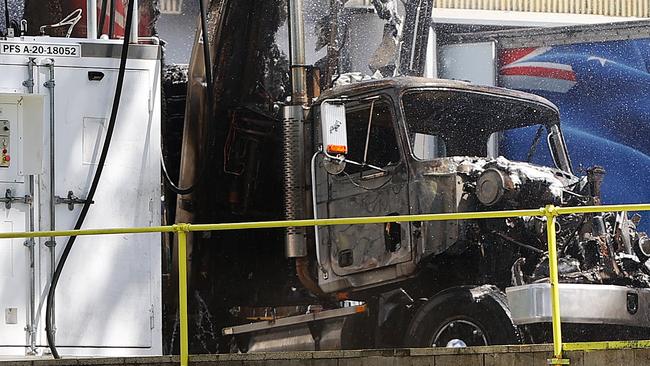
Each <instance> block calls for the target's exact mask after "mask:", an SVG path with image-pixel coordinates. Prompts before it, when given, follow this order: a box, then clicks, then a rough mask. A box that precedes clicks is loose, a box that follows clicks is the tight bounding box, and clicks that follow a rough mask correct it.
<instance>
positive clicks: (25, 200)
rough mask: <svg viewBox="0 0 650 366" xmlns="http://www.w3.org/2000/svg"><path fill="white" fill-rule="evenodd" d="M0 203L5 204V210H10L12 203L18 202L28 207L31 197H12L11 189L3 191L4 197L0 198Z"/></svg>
mask: <svg viewBox="0 0 650 366" xmlns="http://www.w3.org/2000/svg"><path fill="white" fill-rule="evenodd" d="M0 202H4V203H5V208H6V209H7V210H8V209H10V208H11V205H12V203H14V202H19V203H24V204H27V205H30V204H31V203H32V196H30V195H28V194H26V195H24V196H14V195H13V194H12V193H11V189H7V190H6V191H5V196H4V197H1V198H0Z"/></svg>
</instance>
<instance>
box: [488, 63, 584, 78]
mask: <svg viewBox="0 0 650 366" xmlns="http://www.w3.org/2000/svg"><path fill="white" fill-rule="evenodd" d="M500 74H501V75H521V76H539V77H544V78H553V79H562V80H570V81H576V75H575V74H574V73H573V71H569V70H562V69H552V68H548V67H537V66H512V67H508V68H506V69H501V71H500Z"/></svg>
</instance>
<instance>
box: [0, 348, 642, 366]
mask: <svg viewBox="0 0 650 366" xmlns="http://www.w3.org/2000/svg"><path fill="white" fill-rule="evenodd" d="M552 349H553V348H552V346H551V345H522V346H493V347H468V348H400V349H379V350H358V351H317V352H273V353H250V354H221V355H193V356H190V365H196V366H272V365H273V366H275V365H283V366H284V365H287V366H451V365H463V366H515V365H523V366H545V365H547V361H546V360H547V359H548V358H550V357H551V355H552ZM565 357H566V358H569V359H570V360H571V365H575V366H605V365H607V366H610V365H629V366H637V365H638V366H641V365H649V364H650V349H649V348H630V349H607V350H597V351H570V352H566V353H565ZM0 364H1V365H0V366H72V365H109V366H110V365H116V366H117V365H119V366H126V365H128V366H172V365H178V364H179V357H178V356H158V357H121V358H65V359H62V360H53V359H25V360H11V361H3V362H0Z"/></svg>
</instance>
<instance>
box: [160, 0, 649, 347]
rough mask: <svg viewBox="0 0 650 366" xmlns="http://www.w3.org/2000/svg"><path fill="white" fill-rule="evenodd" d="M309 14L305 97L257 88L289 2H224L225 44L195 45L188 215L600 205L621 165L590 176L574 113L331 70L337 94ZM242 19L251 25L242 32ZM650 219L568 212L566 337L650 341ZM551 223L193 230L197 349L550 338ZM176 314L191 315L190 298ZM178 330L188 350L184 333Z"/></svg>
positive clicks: (563, 290)
mask: <svg viewBox="0 0 650 366" xmlns="http://www.w3.org/2000/svg"><path fill="white" fill-rule="evenodd" d="M300 3H301V2H300V1H294V2H290V8H291V9H292V12H291V13H290V18H291V17H294V18H296V19H293V18H292V19H290V25H289V28H290V30H291V34H293V35H294V36H295V37H294V38H292V39H291V50H292V52H291V56H290V61H291V62H290V65H284V66H286V67H285V68H286V69H288V70H290V73H291V99H289V100H288V101H285V100H284V99H282V100H279V99H278V98H274V97H272V94H273V91H272V90H270V89H269V88H268V87H262V86H260V83H259V82H258V81H256V79H255V76H260V74H262V72H261V71H260V70H268V69H269V68H270V67H269V66H268V65H266V66H265V65H264V64H261V60H263V59H264V57H263V54H264V52H263V48H262V47H261V46H260V45H264V44H266V43H265V42H268V41H269V40H268V39H267V35H268V34H271V33H272V32H271V31H267V32H262V33H263V34H262V33H260V34H262V35H260V34H258V33H256V32H255V30H259V29H261V28H255V27H253V25H255V24H257V23H256V22H255V21H253V20H250V21H247V22H242V21H241V20H242V19H258V20H259V19H263V20H264V19H274V18H273V16H270V15H269V14H275V15H277V18H280V16H279V15H278V14H276V13H273V11H275V10H274V9H277V4H273V3H272V2H269V3H268V4H267V3H266V2H265V3H264V4H265V5H263V6H262V5H260V4H257V3H255V2H228V1H225V2H223V3H219V4H217V5H214V4H213V6H214V7H213V8H212V10H213V11H212V13H211V14H212V18H211V19H212V20H211V27H212V28H209V29H208V32H205V31H204V32H203V35H204V36H205V34H206V33H210V34H212V42H210V46H211V47H212V49H213V50H216V51H215V54H209V52H208V51H206V48H207V44H208V42H205V41H204V42H199V36H197V38H196V41H195V46H194V50H193V56H192V62H191V64H190V67H189V70H188V84H187V101H186V104H185V111H184V113H185V118H184V129H183V139H182V153H181V159H180V160H181V164H180V168H179V170H180V173H179V176H180V185H181V186H188V185H189V186H190V187H193V189H191V190H190V189H186V190H184V191H182V190H178V192H177V193H179V195H178V199H177V200H176V205H175V216H174V217H175V218H174V219H175V221H176V222H193V223H203V222H208V223H214V222H233V221H259V220H270V219H278V218H283V219H289V220H293V219H307V218H316V219H324V218H342V217H366V216H398V215H409V214H432V213H453V212H481V211H495V210H512V209H533V208H534V209H536V208H540V207H544V206H545V205H549V204H553V205H556V206H580V205H598V204H600V200H601V198H600V193H601V187H602V185H603V178H604V176H605V171H604V169H602V168H601V167H598V166H594V167H591V168H589V169H587V170H586V172H585V174H580V175H581V176H578V173H577V172H576V170H575V167H573V166H572V164H571V158H570V155H569V152H570V151H571V149H570V147H571V146H570V142H571V141H569V144H568V146H567V143H566V142H565V139H564V136H563V132H562V128H561V125H560V115H559V111H558V108H557V107H556V106H555V105H554V104H552V103H551V102H549V101H548V100H547V99H544V98H542V97H539V96H536V95H533V94H528V93H526V92H521V91H515V90H509V89H504V88H499V87H492V86H477V85H472V84H469V83H466V82H462V81H452V80H442V79H431V78H421V77H408V76H404V77H396V78H383V79H378V80H369V81H362V82H357V83H349V84H347V85H341V86H335V87H330V85H329V81H330V80H331V78H330V76H331V75H329V74H327V73H326V74H325V77H324V79H325V80H327V82H326V83H325V84H326V87H324V88H322V89H324V91H323V92H322V93H321V92H320V91H321V88H320V84H321V83H319V82H318V79H319V78H318V72H317V71H318V70H315V69H314V68H312V67H310V66H307V65H305V59H304V42H300V36H299V35H300V33H301V24H302V20H301V19H297V18H299V17H300V14H301V13H302V10H301V9H300V8H299V7H296V6H298V5H300ZM425 10H426V9H425ZM275 15H274V16H275ZM255 16H257V18H255ZM421 19H424V18H421ZM240 26H247V27H249V28H251V29H252V30H250V31H247V32H244V31H236V32H234V31H232V29H237V27H240ZM256 27H257V25H256ZM260 27H261V25H260ZM425 28H426V27H425ZM247 29H248V28H247ZM426 29H428V28H426ZM427 33H428V32H424V34H427ZM421 41H422V40H421ZM301 43H302V44H301ZM421 43H423V44H426V43H427V42H426V41H423V42H421ZM243 44H245V45H246V47H241V45H243ZM405 44H407V45H408V42H406V43H405ZM409 47H410V46H409ZM202 48H203V51H204V52H201V49H202ZM416 48H417V47H416ZM409 49H413V48H409ZM251 52H253V53H251ZM203 55H206V56H203ZM251 55H255V57H252V56H251ZM334 56H336V55H335V54H334ZM407 56H408V55H407ZM273 60H274V62H276V63H275V64H274V66H275V67H282V66H283V65H281V64H280V63H279V61H278V60H280V58H274V59H273ZM403 60H405V62H407V63H409V62H408V60H407V58H406V57H404V58H403ZM211 61H213V62H214V63H215V64H214V66H212V65H211V64H210V62H211ZM410 64H415V63H414V62H411V63H410ZM204 70H211V71H214V72H215V76H214V78H210V77H209V76H207V77H206V74H207V72H204ZM206 80H207V82H206ZM210 82H212V84H211V83H210ZM267 85H273V83H271V84H267ZM210 91H212V95H210V94H209V93H206V92H210ZM208 107H209V108H208ZM522 131H523V132H525V133H520V132H522ZM513 132H517V133H516V134H515V135H514V136H519V137H518V138H519V139H522V140H525V141H523V142H524V143H525V144H526V145H527V146H528V148H527V149H526V151H525V152H524V153H523V154H521V156H519V157H517V159H514V158H512V157H511V158H510V160H509V159H506V158H504V157H503V156H505V155H507V154H505V152H504V151H503V150H504V149H505V148H507V146H506V145H504V144H502V143H501V142H502V141H504V139H506V138H510V139H512V136H513V135H512V133H513ZM508 156H509V155H508ZM206 162H208V163H206ZM540 162H547V163H540ZM166 201H168V200H167V199H166ZM639 222H640V216H638V215H630V214H628V213H625V212H605V213H602V214H574V215H563V216H560V217H558V219H557V250H558V257H559V276H560V282H561V285H560V303H561V307H562V321H563V334H564V336H565V339H572V340H605V339H608V338H609V339H626V338H629V339H633V338H638V337H644V333H647V331H648V328H650V269H649V268H648V266H647V263H646V261H647V260H648V259H649V258H650V239H649V238H648V237H647V235H645V234H644V233H641V232H639V231H638V230H637V226H638V224H639ZM545 225H546V222H545V218H543V217H514V218H509V219H479V220H448V221H423V222H400V221H399V219H396V221H395V222H390V223H386V224H361V225H333V226H320V227H318V226H317V227H309V228H305V227H290V228H288V229H287V230H263V229H257V230H248V231H239V232H234V231H233V232H225V231H221V232H211V233H200V234H199V233H194V234H192V235H190V236H189V237H188V246H189V247H188V252H189V256H188V262H189V264H188V267H189V268H190V274H189V277H190V294H192V296H191V298H190V309H191V310H192V311H191V313H190V321H191V322H193V323H191V324H190V329H191V332H192V333H191V334H190V339H191V340H194V342H195V345H194V346H193V347H194V350H195V351H196V352H201V351H203V352H205V351H210V350H212V349H210V348H209V347H210V346H211V344H210V342H214V343H216V346H215V349H216V350H218V351H220V352H228V351H232V352H264V351H287V350H332V349H355V348H387V347H404V346H409V347H411V346H414V347H415V346H424V347H430V346H436V347H462V346H479V345H495V344H519V343H541V342H547V341H549V340H550V339H551V331H550V320H551V310H550V299H549V298H550V285H549V280H548V277H549V263H548V254H547V243H546V232H545V230H546V229H545ZM169 243H172V244H173V241H171V240H170V241H169ZM168 252H169V253H174V250H173V247H171V250H168ZM167 262H169V263H174V262H175V258H174V260H172V259H169V260H168V261H167ZM175 277H176V276H174V275H171V276H170V278H175ZM174 287H175V286H169V288H174ZM166 298H167V299H170V298H171V299H174V298H175V295H171V296H166ZM166 309H168V310H167V311H166V312H167V317H166V318H167V319H172V320H173V319H174V314H175V309H174V307H173V304H171V305H170V304H167V305H166ZM170 309H171V310H170ZM172 323H173V321H172ZM217 327H218V328H220V329H222V332H221V334H220V335H219V336H218V337H216V340H215V338H212V335H211V333H212V332H211V331H210V329H212V328H217ZM167 329H168V331H167V334H168V335H169V334H171V335H172V337H170V338H171V339H172V340H173V335H174V334H175V332H174V331H173V330H174V329H175V328H174V326H173V324H172V325H169V326H168V328H167ZM197 344H198V345H197ZM190 346H191V350H192V345H190Z"/></svg>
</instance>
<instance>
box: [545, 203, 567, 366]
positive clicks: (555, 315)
mask: <svg viewBox="0 0 650 366" xmlns="http://www.w3.org/2000/svg"><path fill="white" fill-rule="evenodd" d="M557 215H558V212H557V210H556V208H555V206H553V205H548V206H546V207H545V208H544V216H546V240H547V242H548V267H549V281H550V282H551V316H552V323H553V359H551V360H550V363H551V364H552V365H562V364H566V363H567V362H566V361H567V360H563V359H562V326H561V324H562V323H561V321H560V287H559V285H560V283H559V282H560V281H559V278H558V270H557V247H556V236H555V218H556V217H557Z"/></svg>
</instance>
